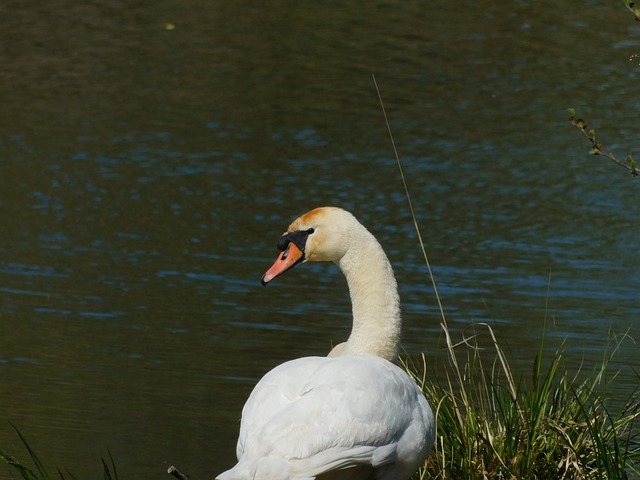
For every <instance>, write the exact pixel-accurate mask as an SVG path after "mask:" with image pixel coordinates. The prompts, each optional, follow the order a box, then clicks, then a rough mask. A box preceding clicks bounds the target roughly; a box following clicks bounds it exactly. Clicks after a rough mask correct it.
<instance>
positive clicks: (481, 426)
mask: <svg viewBox="0 0 640 480" xmlns="http://www.w3.org/2000/svg"><path fill="white" fill-rule="evenodd" d="M444 337H445V339H446V343H447V345H446V351H447V354H448V361H447V364H446V366H445V367H440V368H441V369H442V370H444V374H443V375H441V376H440V378H439V379H436V380H435V382H434V381H430V382H427V381H426V376H427V375H426V372H427V361H426V358H425V356H424V355H423V356H422V362H410V361H406V362H405V365H404V366H405V368H406V369H407V371H408V372H409V373H410V374H412V375H413V376H414V378H415V379H416V381H417V382H418V384H419V385H420V386H421V387H422V389H423V391H424V393H425V395H426V396H427V398H428V399H429V401H430V403H431V405H432V407H433V408H434V410H435V413H436V418H437V429H438V433H437V440H436V444H435V446H434V449H433V451H432V453H431V455H430V456H429V458H428V459H427V462H426V463H425V465H424V467H423V468H422V469H421V470H420V472H419V473H418V474H416V476H415V477H414V478H415V479H420V480H422V479H460V478H464V479H470V480H474V479H541V480H542V479H544V480H547V479H552V478H553V479H627V478H633V476H634V475H635V476H640V445H639V443H638V440H639V439H640V430H639V429H638V425H637V420H638V418H639V417H640V393H639V391H638V390H636V391H635V392H634V393H633V394H632V395H631V396H630V398H628V400H627V401H626V402H625V403H624V405H623V406H622V407H617V408H616V410H617V411H614V408H613V407H612V405H613V400H614V399H613V397H612V396H611V392H612V390H611V388H610V387H611V386H612V382H613V380H614V379H615V377H616V376H617V375H616V373H612V372H611V371H610V367H609V365H610V361H611V360H612V358H613V357H614V356H615V354H616V352H617V351H618V349H619V347H620V343H619V342H621V341H624V338H626V335H625V336H623V338H622V339H620V340H614V341H612V342H611V343H610V344H609V348H607V349H606V351H605V353H604V356H603V359H602V362H601V363H600V364H599V365H598V367H597V368H595V369H594V370H592V371H591V372H581V371H578V372H575V373H574V374H570V373H569V370H568V368H567V367H566V365H565V354H564V348H563V346H561V347H560V348H559V349H558V350H557V351H556V352H555V354H554V355H553V356H552V358H550V359H549V360H548V362H547V364H546V365H543V361H541V358H542V349H543V348H542V347H543V344H544V338H543V340H541V342H540V353H539V355H538V356H537V357H536V358H535V360H534V361H533V369H532V374H531V378H529V379H525V378H517V379H516V378H515V377H514V374H513V372H512V370H511V367H510V366H509V363H508V361H507V358H506V356H505V354H504V351H503V350H502V349H501V347H500V345H499V344H498V341H497V340H496V337H495V335H494V332H493V331H492V329H491V327H490V326H489V325H486V324H478V325H476V326H474V331H473V332H472V334H471V335H470V336H468V337H466V338H465V339H464V340H463V341H462V342H460V343H459V344H457V345H455V344H453V342H452V339H451V337H450V334H449V331H448V329H446V328H445V329H444ZM483 340H484V342H485V343H488V348H483V347H484V346H483V345H481V343H483V342H482V341H483Z"/></svg>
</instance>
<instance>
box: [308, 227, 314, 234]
mask: <svg viewBox="0 0 640 480" xmlns="http://www.w3.org/2000/svg"><path fill="white" fill-rule="evenodd" d="M313 232H315V230H314V229H313V228H310V229H309V230H307V234H308V235H311V234H312V233H313Z"/></svg>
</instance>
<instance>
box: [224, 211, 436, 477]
mask: <svg viewBox="0 0 640 480" xmlns="http://www.w3.org/2000/svg"><path fill="white" fill-rule="evenodd" d="M278 248H279V249H280V250H283V253H282V254H281V255H280V257H279V258H278V260H277V261H276V263H275V264H274V265H273V267H271V268H270V269H269V271H267V273H266V274H265V276H264V277H263V283H265V284H266V283H268V282H269V281H271V280H273V278H275V277H276V276H278V275H280V274H281V273H284V272H285V271H286V270H288V269H289V268H291V267H293V266H294V265H296V264H297V263H300V262H305V261H333V262H334V263H336V264H337V265H338V266H339V267H340V269H341V270H342V272H343V273H344V274H345V276H346V278H347V283H348V285H349V291H350V294H351V301H352V304H353V329H352V332H351V335H350V336H349V339H348V341H347V342H345V343H342V344H340V345H338V346H336V347H335V348H334V349H333V350H332V351H331V353H330V354H329V357H306V358H299V359H296V360H292V361H289V362H286V363H284V364H282V365H280V366H278V367H276V368H274V369H273V370H271V371H270V372H269V373H267V374H266V375H265V376H264V377H263V378H262V379H261V380H260V382H258V384H257V385H256V387H255V388H254V390H253V392H252V393H251V395H250V396H249V399H248V400H247V403H246V404H245V406H244V409H243V411H242V421H241V425H240V436H239V439H238V445H237V449H236V453H237V456H238V463H237V464H236V466H235V467H233V468H232V469H231V470H228V471H226V472H224V473H222V474H220V475H219V476H218V477H217V478H218V480H251V479H256V480H285V479H291V480H293V479H312V478H317V479H318V480H320V479H323V480H325V479H331V480H346V479H379V480H405V479H408V478H409V477H410V476H411V475H412V474H413V473H414V472H415V471H416V470H417V469H418V467H419V466H420V465H421V464H422V463H423V462H424V460H425V458H426V457H427V455H428V453H429V451H430V450H431V447H432V445H433V442H434V439H435V420H434V417H433V413H432V411H431V408H430V407H429V404H428V402H427V400H426V399H425V398H424V396H423V394H422V392H421V391H420V389H419V388H418V387H417V386H416V384H415V382H414V381H413V380H412V379H411V378H410V377H409V376H408V375H407V374H406V373H405V372H404V371H403V370H402V369H400V368H399V367H397V366H396V365H394V364H393V363H391V362H392V361H394V360H395V359H396V357H397V354H398V348H399V342H400V327H401V319H400V302H399V298H398V292H397V286H396V281H395V277H394V276H393V271H392V269H391V265H390V264H389V261H388V259H387V257H386V255H385V254H384V251H383V250H382V247H381V246H380V244H379V243H378V242H377V240H376V239H375V237H374V236H373V235H372V234H371V233H370V232H369V231H368V230H367V229H366V228H365V227H364V226H362V225H361V224H360V223H359V222H358V221H357V220H356V219H355V217H353V215H351V214H350V213H348V212H346V211H344V210H342V209H339V208H335V207H323V208H318V209H315V210H312V211H311V212H309V213H307V214H305V215H303V216H301V217H300V218H298V219H297V220H295V221H294V222H293V223H292V224H291V225H290V226H289V229H288V230H287V233H285V235H284V236H283V237H282V238H281V239H280V241H279V243H278Z"/></svg>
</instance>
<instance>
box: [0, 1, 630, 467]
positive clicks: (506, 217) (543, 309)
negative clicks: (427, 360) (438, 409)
mask: <svg viewBox="0 0 640 480" xmlns="http://www.w3.org/2000/svg"><path fill="white" fill-rule="evenodd" d="M129 3H132V2H125V1H124V0H120V1H118V2H115V3H113V2H112V3H110V4H109V6H97V5H85V6H81V5H76V4H74V3H73V2H67V1H65V0H56V1H55V2H47V3H46V4H44V3H43V4H42V5H41V6H38V7H30V8H23V7H21V4H20V2H10V3H8V4H7V3H5V4H3V6H0V12H2V13H4V14H5V15H3V18H5V24H4V26H3V33H2V35H3V37H4V38H3V42H1V44H2V47H1V48H2V50H0V51H1V52H2V53H1V55H2V58H3V63H4V65H5V67H7V68H3V69H1V70H0V86H1V87H2V88H0V91H2V95H3V109H2V113H0V132H1V133H0V186H1V188H2V192H3V195H2V199H1V200H0V224H1V225H2V242H0V299H1V300H0V324H1V330H2V335H1V336H0V370H1V372H2V373H1V378H2V389H0V404H1V405H2V406H3V409H2V410H3V412H5V414H4V416H3V418H4V420H5V423H6V425H4V426H2V427H0V446H2V447H5V448H7V449H8V450H9V451H14V452H17V453H18V454H21V450H20V447H19V444H18V440H17V439H16V435H15V434H14V432H13V431H12V430H11V429H10V427H9V425H8V422H12V423H14V424H15V425H17V426H18V427H19V428H20V429H21V430H22V431H23V432H24V433H25V434H26V435H27V437H28V439H29V440H30V441H31V442H32V444H33V446H34V447H35V448H36V449H37V451H38V452H39V453H40V454H41V456H42V457H43V458H45V459H47V460H48V461H50V462H51V463H52V464H54V463H55V464H57V465H64V466H67V467H69V468H70V469H71V470H72V471H73V472H74V473H75V474H76V475H77V476H78V477H79V478H82V477H85V478H90V477H91V476H95V475H96V474H98V475H99V474H100V468H101V467H100V465H99V463H100V462H99V459H100V457H101V456H104V455H105V454H106V450H107V449H109V450H110V451H111V452H112V454H113V456H114V459H115V461H116V464H117V465H118V469H119V471H120V472H121V473H122V474H124V475H126V476H130V477H139V478H151V477H152V476H160V475H164V470H165V469H166V467H167V466H168V465H169V464H176V465H177V466H178V467H180V468H181V469H182V470H184V471H189V472H191V473H192V474H193V476H194V478H196V477H198V478H206V477H207V476H211V475H213V474H215V473H218V472H220V471H222V470H223V469H225V468H227V467H229V465H231V464H232V462H233V457H234V449H235V438H236V435H237V429H238V424H237V419H238V418H239V414H240V409H241V406H242V403H243V401H244V399H245V398H246V396H247V395H248V393H249V391H250V390H251V388H252V385H253V384H254V383H255V381H256V380H257V379H258V378H259V377H260V376H261V375H262V374H263V373H264V372H265V371H266V370H268V369H269V368H272V367H273V366H275V365H276V364H278V363H280V362H282V361H285V360H287V359H290V358H293V357H297V356H303V355H311V354H325V353H326V352H327V351H328V350H329V348H330V346H331V344H335V343H337V342H339V341H342V340H343V339H344V338H345V337H346V336H347V335H348V329H349V319H350V312H349V297H348V293H347V291H346V287H345V283H344V280H343V279H342V278H341V276H340V275H339V273H338V272H337V271H336V269H335V268H332V267H331V266H328V265H305V266H303V267H300V268H299V269H296V271H294V272H292V273H290V274H288V275H287V276H284V277H282V278H281V279H279V280H278V282H276V284H274V285H272V286H269V288H266V289H265V288H262V287H260V285H259V279H260V277H261V275H262V273H263V272H264V270H265V269H266V268H267V267H268V266H269V265H270V264H271V262H272V260H273V258H274V256H275V254H276V250H275V243H276V241H277V238H278V237H279V235H280V234H281V232H282V231H283V230H284V228H285V227H286V225H287V224H288V223H289V221H290V220H291V219H293V218H294V217H295V216H297V215H298V214H300V213H302V212H304V211H305V210H307V209H309V208H311V207H314V206H317V205H322V204H336V205H341V206H344V207H346V208H348V209H350V210H352V211H353V212H354V213H355V214H356V215H357V216H358V217H359V218H360V219H361V220H362V221H363V223H365V224H366V225H367V226H369V228H370V229H371V230H372V231H373V232H374V233H375V234H376V235H377V236H378V238H379V239H380V240H381V242H382V243H383V245H384V246H385V248H386V249H387V251H388V253H389V256H390V258H391V260H392V262H393V264H394V267H395V270H396V274H397V277H398V281H399V284H400V286H401V296H402V300H403V309H404V318H405V334H404V347H405V348H406V350H407V352H408V354H417V353H419V352H421V351H425V350H426V351H427V352H428V353H429V355H430V356H431V358H432V359H434V361H433V363H434V364H436V363H437V359H438V358H439V355H441V353H442V351H441V343H440V340H441V339H440V334H439V320H438V311H437V309H436V306H435V305H436V303H435V298H434V294H433V292H432V289H431V287H430V281H429V279H428V276H427V270H426V267H425V266H424V262H423V260H422V257H421V253H420V251H419V248H418V243H417V240H416V236H415V233H414V231H413V224H412V222H411V219H410V216H409V213H408V209H407V206H406V200H405V198H404V194H403V191H402V187H401V183H400V180H399V177H398V173H397V166H396V164H395V160H394V159H393V156H392V148H391V145H390V142H389V141H388V139H387V136H386V130H385V126H384V122H383V117H382V115H381V112H380V109H379V106H378V103H377V102H378V100H377V96H376V94H375V89H374V87H373V83H372V81H371V73H375V74H376V78H377V80H378V83H379V85H380V87H381V89H382V95H383V97H384V98H385V104H386V107H387V109H388V113H389V116H390V120H391V124H392V128H393V130H394V133H395V135H396V142H397V144H398V147H399V150H400V155H401V157H402V160H403V165H404V168H405V172H406V173H407V175H408V181H409V187H410V189H411V192H412V195H413V201H414V204H415V206H416V209H417V212H418V215H419V220H420V223H421V228H422V230H423V233H424V235H425V240H426V242H427V247H428V251H429V256H430V260H431V262H432V266H433V271H434V274H435V278H436V281H437V283H438V287H439V292H440V295H441V298H442V300H443V303H444V308H445V312H446V314H447V316H448V321H449V324H450V325H451V326H452V327H453V328H454V329H455V331H456V332H458V333H459V332H462V331H465V330H466V329H468V328H469V325H471V324H472V323H473V322H486V323H489V324H490V325H491V326H492V327H493V328H494V329H495V331H496V332H497V335H498V338H499V339H501V341H502V342H503V346H504V347H505V349H506V350H507V351H508V352H509V354H510V358H511V359H512V363H513V364H514V365H515V366H517V368H521V369H522V371H523V372H525V373H526V372H528V371H529V369H530V365H531V362H532V360H533V357H534V355H535V353H536V352H537V348H538V343H537V342H538V338H539V337H540V333H541V328H542V323H543V319H544V318H545V316H546V317H547V319H548V322H549V325H550V328H549V331H548V332H547V342H548V344H547V345H548V348H549V350H552V349H553V348H555V347H556V346H557V345H558V344H559V343H560V342H561V341H562V340H563V339H565V338H567V339H568V343H567V349H568V351H569V352H571V354H572V355H573V357H572V361H573V362H574V364H575V365H577V364H579V363H581V362H583V363H584V364H585V366H586V367H587V368H591V366H592V365H593V364H594V363H595V362H597V361H598V360H599V359H600V358H601V356H602V349H603V347H604V346H605V345H606V343H607V338H608V337H610V336H611V335H613V333H618V334H619V333H623V332H625V331H627V330H630V333H631V334H635V335H636V336H637V328H638V320H637V319H638V315H639V314H640V299H639V295H638V287H637V286H638V284H640V278H639V275H640V273H639V271H638V268H637V261H636V260H635V255H634V245H635V244H636V243H637V242H636V241H637V238H638V227H637V217H638V205H637V201H636V198H637V195H636V191H637V188H638V185H637V182H634V181H633V180H632V179H629V178H627V177H625V176H624V174H623V172H622V171H621V169H620V171H619V169H618V168H617V167H615V166H613V165H609V164H607V163H606V162H604V161H601V160H600V159H596V158H590V157H587V156H586V155H585V154H584V152H585V151H586V146H585V145H584V143H583V139H582V138H580V136H579V135H578V133H577V132H575V131H572V129H571V127H570V126H569V124H568V122H567V121H566V120H565V116H564V115H565V113H564V112H565V109H566V107H569V106H573V107H575V108H577V109H578V111H579V112H584V114H585V115H587V116H588V117H589V118H593V121H594V124H596V123H597V124H598V128H599V130H600V131H601V135H603V136H605V135H606V137H607V138H608V139H611V140H609V142H610V145H609V146H610V148H611V149H612V150H615V151H620V152H623V151H624V149H625V148H627V141H628V139H630V138H633V137H632V135H631V133H632V129H631V126H632V125H634V122H633V121H632V120H635V116H636V112H637V111H638V105H637V104H638V102H639V101H640V95H638V92H636V91H635V90H634V89H633V87H632V86H633V85H635V84H637V80H638V75H640V68H636V67H635V66H634V64H633V63H629V62H628V58H629V56H630V55H631V54H633V53H636V52H640V32H639V31H638V30H637V28H635V25H634V24H633V22H632V21H631V20H630V19H629V18H627V17H625V12H624V11H623V9H622V8H618V7H616V6H615V5H614V6H602V5H588V6H586V7H585V9H584V10H581V11H575V9H573V8H571V9H569V8H568V7H569V6H567V9H564V7H563V6H561V5H556V4H554V3H551V2H542V3H537V4H535V5H526V4H514V3H513V2H508V3H506V2H497V3H496V2H484V3H483V4H480V5H477V7H478V8H475V9H473V11H462V10H461V9H459V8H458V7H456V6H453V5H452V4H450V3H448V2H435V3H432V5H431V6H430V8H428V9H425V7H424V6H423V5H422V4H420V3H416V4H403V5H397V4H387V3H385V2H369V3H366V4H365V3H363V2H355V3H352V4H349V5H348V6H347V5H341V4H331V3H328V4H322V5H316V6H314V7H313V8H309V6H302V5H300V6H298V5H293V4H292V5H284V4H282V5H273V4H271V5H269V6H266V5H265V6H261V5H253V4H246V5H245V4H243V2H231V3H229V2H227V3H224V4H221V5H211V4H210V2H199V1H190V2H187V3H186V4H185V3H184V2H183V3H180V4H178V3H177V2H165V3H164V4H158V5H145V4H144V3H140V2H138V3H135V2H134V3H135V4H129ZM503 3H504V4H503ZM167 23H171V24H173V25H175V27H176V28H175V29H167V28H166V24H167ZM602 25H607V26H608V28H602ZM578 44H579V45H580V48H577V47H576V45H578ZM594 59H595V60H594ZM594 65H597V68H595V67H594ZM615 142H619V143H618V144H616V143H615ZM547 305H548V306H547ZM632 350H633V347H632V345H630V344H625V345H624V346H623V348H622V349H621V352H620V355H619V357H618V363H616V364H615V366H621V367H624V368H628V367H629V366H631V367H634V368H636V369H637V368H638V364H637V358H636V356H635V355H634V353H633V352H632ZM621 378H622V384H621V386H620V387H619V388H620V392H624V391H625V390H626V389H629V388H631V387H633V386H634V385H635V383H637V379H634V378H633V377H632V376H631V375H630V374H629V373H628V370H627V373H625V374H623V376H622V377H621ZM23 457H24V456H23Z"/></svg>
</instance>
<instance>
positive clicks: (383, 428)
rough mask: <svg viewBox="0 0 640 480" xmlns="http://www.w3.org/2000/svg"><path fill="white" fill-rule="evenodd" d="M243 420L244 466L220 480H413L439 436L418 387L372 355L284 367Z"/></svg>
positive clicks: (259, 388)
mask: <svg viewBox="0 0 640 480" xmlns="http://www.w3.org/2000/svg"><path fill="white" fill-rule="evenodd" d="M242 418H243V421H242V424H241V426H240V437H239V439H238V447H237V456H238V464H237V465H236V466H235V467H234V468H233V469H231V470H229V471H227V472H225V473H223V474H221V475H220V476H219V477H218V479H219V480H240V479H244V480H247V479H253V478H255V479H257V480H260V479H264V480H267V479H269V480H275V479H283V480H284V479H303V478H316V477H317V478H319V479H320V478H322V479H331V480H338V479H347V478H348V479H351V478H378V479H401V478H408V477H410V476H411V474H412V473H413V472H415V470H417V469H418V467H419V466H420V465H421V463H422V462H423V461H424V458H425V457H426V455H427V453H428V452H429V450H430V449H431V446H432V445H431V443H432V441H431V440H430V439H432V438H433V436H434V433H435V432H432V431H429V429H432V428H433V426H434V419H433V413H432V412H431V408H430V407H429V404H428V403H427V401H426V399H425V398H424V396H423V395H422V393H421V392H420V390H419V389H418V387H417V386H416V384H415V383H414V382H413V380H412V379H411V378H410V377H409V376H408V375H407V374H406V373H405V372H404V371H403V370H401V369H400V368H399V367H397V366H396V365H394V364H392V363H391V362H388V361H387V360H384V359H382V358H379V357H375V356H368V355H362V356H360V355H351V356H345V357H335V358H327V357H307V358H300V359H297V360H292V361H290V362H287V363H284V364H282V365H280V366H278V367H276V368H275V369H273V370H272V371H270V372H269V373H267V374H266V375H265V376H264V377H263V378H262V380H260V382H259V383H258V384H257V385H256V387H255V389H254V390H253V392H252V393H251V396H250V397H249V399H248V400H247V403H246V404H245V406H244V409H243V412H242Z"/></svg>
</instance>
